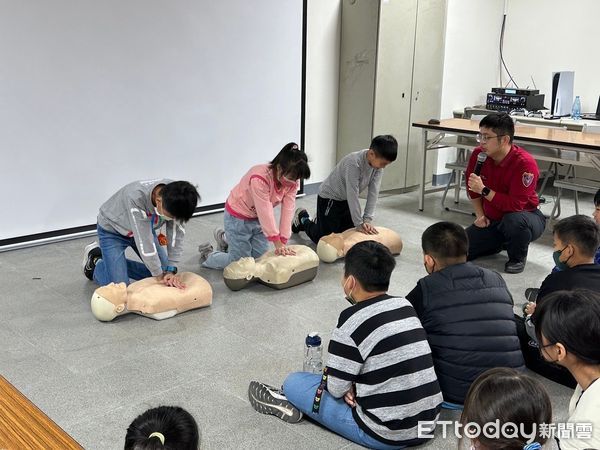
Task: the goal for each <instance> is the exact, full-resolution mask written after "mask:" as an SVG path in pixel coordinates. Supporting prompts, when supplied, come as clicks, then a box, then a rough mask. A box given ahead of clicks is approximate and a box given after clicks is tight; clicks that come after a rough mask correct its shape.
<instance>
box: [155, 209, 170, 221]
mask: <svg viewBox="0 0 600 450" xmlns="http://www.w3.org/2000/svg"><path fill="white" fill-rule="evenodd" d="M154 213H155V214H156V215H157V216H158V217H159V218H160V219H162V220H164V221H169V220H173V218H172V217H168V216H165V215H163V214H161V213H159V212H158V208H157V207H156V206H155V207H154Z"/></svg>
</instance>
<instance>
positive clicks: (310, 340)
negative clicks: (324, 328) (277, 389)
mask: <svg viewBox="0 0 600 450" xmlns="http://www.w3.org/2000/svg"><path fill="white" fill-rule="evenodd" d="M304 343H305V346H304V365H303V367H302V370H304V372H311V373H318V374H320V373H322V372H323V347H321V336H319V334H318V333H317V332H312V333H310V334H309V335H308V336H306V339H305V341H304Z"/></svg>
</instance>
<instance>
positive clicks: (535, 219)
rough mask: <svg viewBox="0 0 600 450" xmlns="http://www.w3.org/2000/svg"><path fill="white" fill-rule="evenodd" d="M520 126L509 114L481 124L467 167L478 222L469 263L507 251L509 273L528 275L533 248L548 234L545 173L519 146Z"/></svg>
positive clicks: (471, 232)
mask: <svg viewBox="0 0 600 450" xmlns="http://www.w3.org/2000/svg"><path fill="white" fill-rule="evenodd" d="M514 134H515V125H514V123H513V120H512V118H511V117H510V116H509V115H508V114H506V113H494V114H489V115H487V116H485V117H484V118H483V119H482V120H481V122H479V134H478V135H477V141H478V142H479V143H480V144H481V145H480V146H479V147H477V148H476V149H475V150H474V151H473V154H472V155H471V159H470V160H469V164H468V166H467V172H466V179H467V187H468V190H467V192H468V193H469V197H470V198H471V203H473V208H474V209H475V215H476V217H477V218H476V219H475V222H473V225H471V226H470V227H468V228H467V230H466V231H467V235H468V236H469V255H468V259H469V260H473V259H475V258H479V257H480V256H484V255H491V254H494V253H498V252H500V251H501V250H503V249H506V251H507V253H508V262H507V263H506V265H505V266H504V270H505V272H507V273H521V272H523V269H525V262H526V260H527V250H528V248H529V243H530V242H532V241H535V240H536V239H537V238H539V237H540V236H541V235H542V233H543V232H544V228H545V226H546V218H545V217H544V215H543V214H542V212H541V211H540V210H539V209H538V205H539V203H540V201H539V198H538V196H537V193H536V192H535V188H536V184H537V180H538V177H539V170H538V167H537V164H536V162H535V160H534V159H533V157H532V156H531V155H530V154H529V153H527V151H525V150H524V149H523V148H521V147H519V146H517V145H515V144H513V137H514ZM482 152H484V153H485V154H486V155H487V159H486V160H485V161H484V162H483V164H482V165H481V171H480V174H479V175H476V174H475V173H474V171H475V167H476V165H477V157H478V155H479V154H480V153H482Z"/></svg>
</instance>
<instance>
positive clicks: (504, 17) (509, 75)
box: [500, 13, 519, 88]
mask: <svg viewBox="0 0 600 450" xmlns="http://www.w3.org/2000/svg"><path fill="white" fill-rule="evenodd" d="M505 27H506V13H504V14H503V15H502V28H501V30H500V62H501V63H502V65H501V66H500V85H501V86H502V67H504V70H506V73H507V74H508V77H509V81H507V82H506V86H508V84H509V83H510V82H511V81H512V83H513V85H514V86H515V87H516V88H518V87H519V86H518V85H517V83H516V82H515V80H514V78H513V77H512V75H511V74H510V71H509V70H508V67H507V66H506V62H505V61H504V55H503V54H502V50H503V48H504V28H505Z"/></svg>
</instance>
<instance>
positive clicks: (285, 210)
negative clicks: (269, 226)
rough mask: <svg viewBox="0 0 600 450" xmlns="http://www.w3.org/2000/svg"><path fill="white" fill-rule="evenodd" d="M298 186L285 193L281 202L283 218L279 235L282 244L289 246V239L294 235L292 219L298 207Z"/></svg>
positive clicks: (280, 220) (280, 221)
mask: <svg viewBox="0 0 600 450" xmlns="http://www.w3.org/2000/svg"><path fill="white" fill-rule="evenodd" d="M298 188H299V187H298V184H296V186H295V187H294V188H292V189H290V190H288V191H287V192H286V193H285V196H284V197H283V200H282V201H281V218H280V219H279V233H280V237H281V242H283V243H284V244H287V241H288V239H289V238H290V236H291V235H292V217H293V216H294V208H295V207H296V193H297V192H298Z"/></svg>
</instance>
